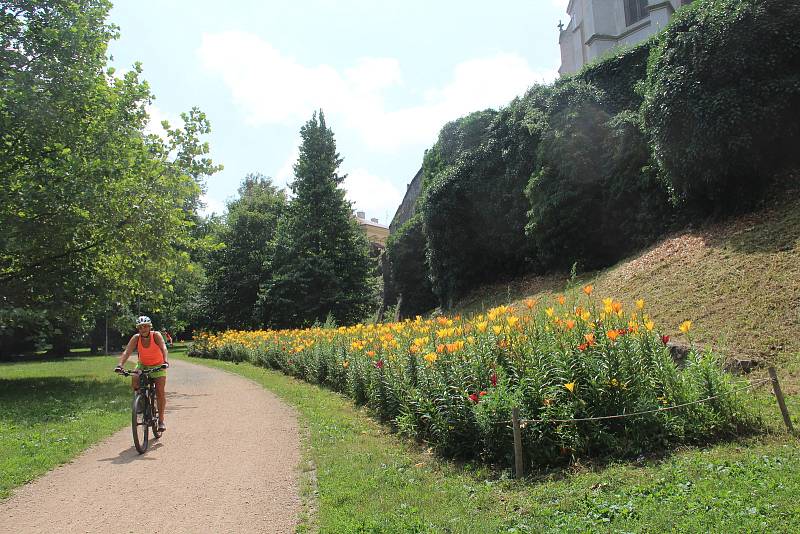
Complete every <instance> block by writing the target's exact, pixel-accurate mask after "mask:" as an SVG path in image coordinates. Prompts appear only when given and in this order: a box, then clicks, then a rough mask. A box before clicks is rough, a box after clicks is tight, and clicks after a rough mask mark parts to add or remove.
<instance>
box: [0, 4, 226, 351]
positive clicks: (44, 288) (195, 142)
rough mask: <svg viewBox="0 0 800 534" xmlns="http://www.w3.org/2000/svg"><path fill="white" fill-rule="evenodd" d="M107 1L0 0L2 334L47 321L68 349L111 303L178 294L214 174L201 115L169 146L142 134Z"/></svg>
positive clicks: (135, 88) (136, 89) (143, 100)
mask: <svg viewBox="0 0 800 534" xmlns="http://www.w3.org/2000/svg"><path fill="white" fill-rule="evenodd" d="M110 8H111V4H110V2H108V1H105V0H74V1H70V0H57V1H47V0H26V1H24V2H22V1H21V2H4V3H2V4H0V228H3V231H2V232H0V332H8V331H14V330H15V329H16V328H17V326H18V325H22V324H33V323H36V324H39V325H45V326H44V327H48V326H47V325H49V328H50V329H51V334H53V335H51V336H50V337H51V338H52V341H53V342H54V343H55V344H56V345H61V346H59V347H58V348H60V349H63V348H65V347H64V346H63V342H64V341H65V340H67V339H69V338H70V334H72V333H74V332H75V331H76V330H80V329H81V328H82V327H84V326H86V325H89V326H90V325H92V324H93V323H95V320H94V318H95V316H96V315H97V314H102V313H103V311H104V310H105V309H106V308H107V307H108V303H109V302H114V303H115V307H117V308H119V309H132V308H134V307H135V306H134V303H135V302H139V303H142V302H148V303H149V304H150V306H158V304H159V303H160V302H161V301H163V300H164V299H165V296H168V295H169V294H170V293H171V292H173V290H174V286H173V284H172V280H174V279H175V278H176V276H178V275H180V274H181V273H184V272H186V271H187V269H188V265H189V264H190V261H191V258H190V256H189V252H188V251H189V249H190V248H191V247H192V246H193V241H194V240H193V238H192V235H191V232H190V229H191V227H192V226H193V225H194V224H195V223H196V213H195V210H196V208H197V206H198V202H199V197H200V193H201V188H202V182H203V179H204V177H205V175H207V174H210V173H213V172H214V171H215V170H216V169H217V167H215V166H214V165H213V164H212V163H211V161H210V160H209V159H208V158H207V157H205V155H206V154H207V152H208V146H207V144H205V143H203V142H201V141H200V136H201V135H203V134H206V133H208V131H209V125H208V121H207V119H206V117H205V116H204V115H203V114H202V113H201V112H200V111H199V110H196V109H194V110H192V111H191V112H190V113H188V114H184V115H183V120H184V123H185V124H184V126H183V127H182V128H174V129H169V130H168V138H167V139H166V140H164V139H161V138H160V137H158V136H156V135H152V134H147V133H146V131H145V126H146V124H147V121H148V115H147V112H146V106H147V105H148V104H149V103H150V102H151V100H152V95H151V94H150V90H149V87H148V85H147V83H146V82H144V81H141V80H140V74H141V68H140V66H139V65H135V66H134V68H133V69H132V70H131V71H129V72H127V73H126V74H125V75H124V76H122V77H117V76H114V72H113V69H110V68H107V57H106V52H107V45H108V42H109V40H110V39H112V38H115V37H116V36H117V29H116V27H115V26H114V25H112V24H110V23H109V22H107V17H108V12H109V10H110ZM117 302H119V303H120V305H121V306H117V305H116V303H117ZM20 310H25V311H26V313H28V312H30V313H35V314H36V317H33V318H31V317H26V316H25V314H20V312H19V311H20ZM7 326H10V329H9V328H6V327H7ZM0 335H1V334H0ZM2 345H3V340H2V339H0V352H2V350H3V346H2Z"/></svg>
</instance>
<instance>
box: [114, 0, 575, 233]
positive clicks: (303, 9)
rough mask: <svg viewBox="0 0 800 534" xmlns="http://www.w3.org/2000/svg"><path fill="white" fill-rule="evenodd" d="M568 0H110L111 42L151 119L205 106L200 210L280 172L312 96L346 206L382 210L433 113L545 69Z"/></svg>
mask: <svg viewBox="0 0 800 534" xmlns="http://www.w3.org/2000/svg"><path fill="white" fill-rule="evenodd" d="M567 2H568V0H498V1H496V2H479V1H477V0H460V1H455V0H438V1H433V2H431V1H427V2H424V1H418V0H404V1H403V2H391V3H390V2H381V1H379V0H294V1H293V2H290V1H277V0H260V1H259V0H231V1H229V2H219V1H214V2H211V1H206V0H118V1H117V2H116V3H115V5H114V8H113V9H112V11H111V16H110V19H111V21H112V22H113V23H114V24H116V25H118V26H119V27H120V34H121V35H120V38H119V39H118V40H116V41H113V42H112V43H111V45H110V47H109V53H110V54H111V56H112V58H113V59H112V61H111V65H113V66H114V67H116V68H117V69H118V70H120V71H123V72H124V71H125V70H129V69H130V68H131V67H132V65H133V64H134V63H135V62H137V61H138V62H141V63H142V67H143V71H144V72H143V78H144V79H145V80H147V82H148V83H149V84H150V88H151V91H152V92H153V94H154V95H155V99H154V101H153V103H152V104H151V105H150V106H149V108H148V111H149V113H150V117H151V128H152V130H153V131H159V130H160V126H158V125H159V124H160V122H161V120H164V119H166V120H168V121H169V122H170V124H171V125H173V126H174V125H180V124H181V121H180V114H181V113H182V112H185V111H188V110H189V109H191V108H192V107H193V106H197V107H199V108H200V109H201V110H202V111H203V112H204V113H205V114H206V115H207V117H208V119H209V120H210V122H211V128H212V132H211V134H210V135H209V136H207V138H206V140H207V141H208V142H209V144H210V147H211V154H210V155H211V158H212V159H213V160H214V162H215V163H221V164H222V165H224V170H222V171H221V172H219V173H217V174H214V175H213V176H211V177H209V178H208V180H207V183H206V193H205V195H204V197H203V198H204V201H205V203H206V206H207V207H206V213H211V212H215V213H218V214H221V213H223V211H224V209H225V203H226V202H227V201H230V200H233V199H234V198H236V196H237V189H238V187H239V185H240V183H241V181H242V179H243V178H244V177H245V176H246V175H247V174H248V173H256V172H257V173H261V174H263V175H266V176H269V177H271V178H272V180H273V182H274V183H275V184H276V185H278V186H280V187H285V186H286V185H287V184H288V183H291V181H292V180H293V172H292V166H293V164H294V163H295V161H296V160H297V155H298V146H299V144H300V128H301V127H302V126H303V124H305V123H306V122H307V121H308V120H309V119H310V118H311V117H312V114H313V113H314V112H315V111H316V110H319V109H322V110H323V112H324V113H325V118H326V122H327V124H328V126H329V127H330V128H331V129H332V130H333V133H334V136H335V138H336V144H337V149H338V151H339V154H340V155H341V157H342V158H343V160H344V161H343V163H342V165H341V167H340V172H342V173H346V174H347V175H348V177H347V178H346V180H345V182H344V188H345V189H346V190H347V198H348V199H349V200H350V201H351V202H352V207H353V209H354V210H357V211H363V212H365V213H366V216H367V218H373V217H374V218H377V219H378V220H379V221H380V222H381V223H382V224H388V223H389V222H390V221H391V218H392V217H393V215H394V213H395V211H396V209H397V207H398V206H399V204H400V202H401V200H402V198H403V195H404V194H405V191H406V187H407V184H408V183H409V182H410V181H411V179H412V178H413V177H414V174H416V172H417V170H419V168H420V166H421V164H422V158H423V156H424V152H425V150H426V149H427V148H430V147H431V146H432V145H433V144H434V143H435V142H436V139H437V136H438V133H439V130H440V129H441V127H442V126H443V125H444V124H445V123H447V122H449V121H451V120H454V119H457V118H459V117H462V116H464V115H466V114H468V113H471V112H473V111H478V110H483V109H486V108H494V109H498V108H500V107H502V106H504V105H506V104H508V103H509V102H510V101H511V100H512V99H513V98H514V97H515V96H518V95H521V94H523V93H524V92H525V90H526V89H527V88H528V87H530V86H531V85H533V84H535V83H549V82H551V81H552V80H554V79H555V78H556V76H557V71H558V67H559V63H560V54H559V48H558V29H557V24H558V22H559V21H560V20H563V21H564V23H565V24H566V23H567V21H568V16H567V15H566V4H567Z"/></svg>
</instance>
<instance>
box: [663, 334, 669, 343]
mask: <svg viewBox="0 0 800 534" xmlns="http://www.w3.org/2000/svg"><path fill="white" fill-rule="evenodd" d="M661 342H662V343H663V344H664V345H666V344H667V343H669V336H661Z"/></svg>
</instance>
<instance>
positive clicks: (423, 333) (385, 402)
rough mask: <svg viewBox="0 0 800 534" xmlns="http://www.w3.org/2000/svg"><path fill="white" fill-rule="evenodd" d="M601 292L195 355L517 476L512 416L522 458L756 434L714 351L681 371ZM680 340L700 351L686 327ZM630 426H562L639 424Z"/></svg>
mask: <svg viewBox="0 0 800 534" xmlns="http://www.w3.org/2000/svg"><path fill="white" fill-rule="evenodd" d="M591 293H592V288H591V286H586V287H584V288H583V293H577V294H572V295H569V296H564V295H558V296H556V297H555V298H554V300H553V302H552V303H551V302H548V303H543V304H540V303H537V302H535V301H533V300H528V301H526V302H525V303H524V306H523V307H522V309H520V310H517V309H513V308H510V307H506V306H500V307H497V308H494V309H492V310H489V311H488V312H487V313H485V314H481V315H477V316H474V317H470V318H464V317H459V316H456V317H438V318H435V319H426V320H423V319H421V318H419V317H418V318H416V319H415V320H406V321H404V322H399V323H390V324H367V325H364V324H358V325H355V326H349V327H338V328H335V327H329V328H323V327H317V328H309V329H303V330H281V331H255V332H242V331H227V332H223V333H220V334H216V335H213V334H205V333H202V334H198V335H197V336H196V337H195V341H194V343H193V345H192V348H191V350H190V355H191V356H197V357H203V358H218V359H223V360H233V361H249V362H252V363H254V364H258V365H263V366H266V367H271V368H274V369H278V370H281V371H283V372H285V373H287V374H290V375H292V376H295V377H298V378H301V379H303V380H306V381H309V382H312V383H317V384H321V385H324V386H326V387H329V388H331V389H334V390H336V391H339V392H342V393H345V394H347V395H349V396H350V397H351V398H352V399H353V400H354V401H355V402H356V403H358V404H367V405H369V406H370V407H371V408H372V409H373V410H374V412H375V413H376V415H377V416H378V417H379V418H380V419H381V420H382V421H385V422H387V423H389V424H390V425H392V426H393V427H394V428H396V429H397V430H398V431H400V432H402V433H403V434H407V435H409V436H412V437H414V438H416V439H419V440H423V441H425V442H427V443H429V444H430V445H431V446H433V447H435V448H436V449H437V450H438V451H439V452H441V453H442V454H445V455H448V456H452V457H456V458H462V459H470V458H480V459H483V460H486V461H491V462H499V463H503V464H510V463H511V462H512V460H513V438H512V431H511V426H510V424H509V420H510V419H511V410H512V408H513V407H515V406H516V407H519V409H520V415H521V417H522V418H523V419H533V420H536V421H531V422H528V423H527V424H523V429H522V434H523V444H524V448H525V454H526V460H527V462H528V463H531V464H534V465H550V464H554V463H558V462H563V461H565V460H567V459H569V458H571V457H575V456H607V455H612V456H617V457H626V456H631V455H637V454H641V453H643V452H647V451H651V450H656V449H663V448H665V447H670V446H674V445H676V444H681V443H701V442H708V441H712V440H717V439H723V438H726V437H730V436H733V435H735V434H738V433H741V432H745V431H748V430H751V429H753V428H755V426H756V425H757V424H758V421H757V419H756V418H755V417H754V416H753V415H752V414H750V413H748V411H747V410H746V409H745V406H744V402H743V399H742V398H741V396H740V394H738V393H736V392H734V389H735V384H734V382H733V378H732V377H731V376H730V375H728V374H726V373H724V372H723V371H722V369H721V366H720V365H719V362H718V361H717V359H716V358H715V357H714V355H713V354H712V353H710V352H699V351H696V350H695V349H694V348H692V349H691V350H690V354H689V357H688V358H687V361H686V364H685V366H684V367H683V368H682V369H678V367H677V366H676V364H675V363H674V362H673V361H672V359H671V357H670V354H669V351H668V350H667V348H666V347H665V344H666V341H667V340H668V338H666V336H662V334H661V333H660V332H659V331H658V330H657V329H656V326H655V323H654V321H653V319H652V318H650V317H649V316H648V314H647V308H646V305H645V303H644V301H641V300H640V301H637V302H636V304H635V306H634V308H633V309H632V310H630V311H628V310H626V309H625V308H624V305H623V304H622V303H621V302H618V301H615V300H613V299H603V300H602V301H597V300H595V299H593V298H592V297H591ZM680 329H681V331H682V332H684V333H685V334H686V335H687V336H689V340H690V342H691V332H690V329H691V322H689V321H686V322H684V323H683V324H682V325H681V326H680ZM714 396H718V397H716V398H714V399H712V400H710V401H708V402H702V403H697V404H692V405H690V406H687V407H684V408H680V409H677V410H670V411H661V412H655V413H649V414H644V415H638V416H635V417H630V418H622V419H608V420H598V421H580V422H557V421H556V420H564V419H573V418H591V417H602V416H608V415H618V414H625V413H633V412H641V411H647V410H653V409H656V408H659V407H667V406H675V405H678V404H683V403H687V402H692V401H697V400H700V399H705V398H708V397H714Z"/></svg>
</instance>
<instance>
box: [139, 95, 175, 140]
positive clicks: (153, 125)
mask: <svg viewBox="0 0 800 534" xmlns="http://www.w3.org/2000/svg"><path fill="white" fill-rule="evenodd" d="M145 111H147V115H148V116H149V120H148V121H147V124H146V125H145V127H144V131H145V133H148V134H156V135H157V136H159V137H161V139H164V140H166V139H167V131H166V130H165V129H164V128H163V126H162V125H161V122H162V121H167V122H169V126H170V128H175V127H176V126H178V125H179V124H183V120H181V118H180V117H179V116H177V115H173V114H170V113H165V112H164V111H163V110H161V109H160V108H159V107H158V106H156V105H155V104H148V105H147V106H146V107H145Z"/></svg>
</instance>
